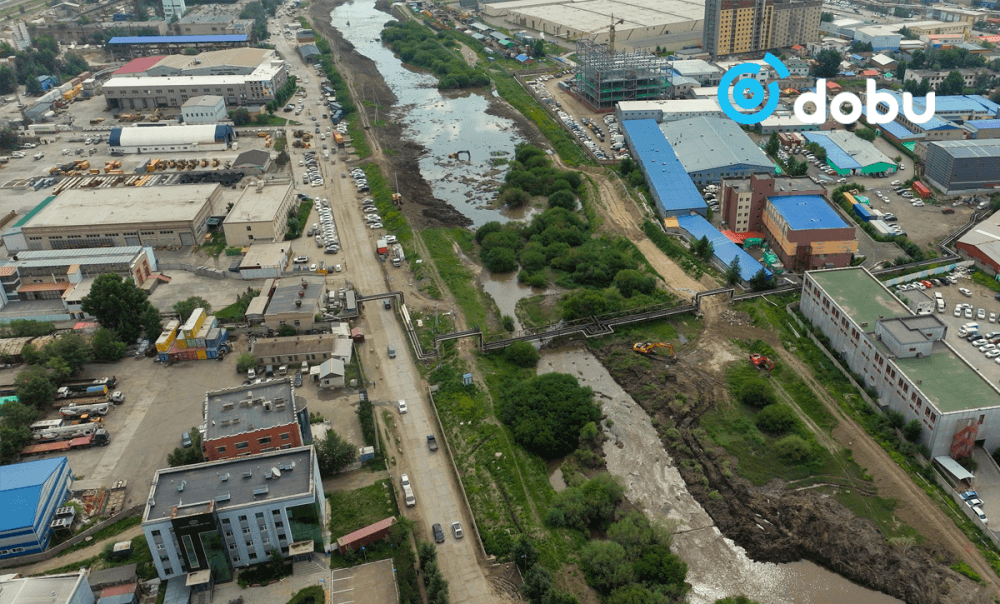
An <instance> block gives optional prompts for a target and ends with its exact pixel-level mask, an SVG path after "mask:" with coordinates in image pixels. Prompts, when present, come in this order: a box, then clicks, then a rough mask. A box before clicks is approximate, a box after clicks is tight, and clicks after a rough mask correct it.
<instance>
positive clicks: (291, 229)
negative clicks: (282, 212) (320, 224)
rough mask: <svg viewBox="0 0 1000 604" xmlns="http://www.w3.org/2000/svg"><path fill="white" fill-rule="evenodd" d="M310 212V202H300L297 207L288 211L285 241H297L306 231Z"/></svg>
mask: <svg viewBox="0 0 1000 604" xmlns="http://www.w3.org/2000/svg"><path fill="white" fill-rule="evenodd" d="M311 210H312V202H311V201H309V200H306V201H302V202H300V203H299V205H298V207H297V208H296V207H293V208H292V209H291V210H289V211H288V229H287V230H286V231H285V241H291V240H292V239H298V238H299V237H301V236H302V233H303V232H305V230H306V225H307V224H309V212H310V211H311Z"/></svg>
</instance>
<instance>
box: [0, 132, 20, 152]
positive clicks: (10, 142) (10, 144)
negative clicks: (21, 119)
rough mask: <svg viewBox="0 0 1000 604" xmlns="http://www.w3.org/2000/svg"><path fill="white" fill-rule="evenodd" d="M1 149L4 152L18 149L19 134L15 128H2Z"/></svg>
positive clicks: (0, 136) (0, 133) (0, 134)
mask: <svg viewBox="0 0 1000 604" xmlns="http://www.w3.org/2000/svg"><path fill="white" fill-rule="evenodd" d="M0 149H3V150H4V151H12V150H14V149H17V133H16V132H14V129H13V128H6V127H4V128H0Z"/></svg>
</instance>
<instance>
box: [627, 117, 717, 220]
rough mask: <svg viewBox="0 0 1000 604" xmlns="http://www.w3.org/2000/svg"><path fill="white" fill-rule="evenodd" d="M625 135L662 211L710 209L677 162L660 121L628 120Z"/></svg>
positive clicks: (678, 161) (665, 212)
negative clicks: (658, 122) (662, 130)
mask: <svg viewBox="0 0 1000 604" xmlns="http://www.w3.org/2000/svg"><path fill="white" fill-rule="evenodd" d="M622 125H623V126H624V127H625V136H626V137H628V140H629V149H630V150H631V151H632V157H633V158H635V160H636V161H637V162H638V163H639V165H641V166H642V169H643V171H644V172H645V174H646V177H647V181H648V182H649V186H650V189H651V190H652V191H653V196H654V197H655V198H656V201H657V204H658V205H659V207H660V211H661V212H663V213H664V214H667V213H668V212H680V211H684V210H701V211H704V210H705V208H706V204H705V200H704V199H702V197H701V193H699V192H698V189H697V187H695V186H694V183H693V182H692V181H691V177H690V176H688V173H687V170H685V169H684V166H683V165H682V164H681V162H680V160H679V159H677V155H676V154H675V153H674V150H673V148H671V146H670V143H668V142H667V138H666V137H665V136H663V132H661V131H660V127H659V124H657V123H656V120H626V121H624V122H622Z"/></svg>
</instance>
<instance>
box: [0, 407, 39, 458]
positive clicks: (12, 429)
mask: <svg viewBox="0 0 1000 604" xmlns="http://www.w3.org/2000/svg"><path fill="white" fill-rule="evenodd" d="M0 417H3V421H2V422H0V462H2V463H5V464H6V463H12V462H13V461H15V460H17V459H18V457H19V456H20V454H21V449H23V448H24V447H26V446H27V445H28V443H30V442H31V428H29V427H28V426H30V425H31V424H32V422H35V421H37V420H38V418H39V417H40V415H39V413H38V410H36V409H35V408H34V407H31V406H29V405H26V404H24V403H22V402H20V401H7V402H6V403H3V404H2V405H0Z"/></svg>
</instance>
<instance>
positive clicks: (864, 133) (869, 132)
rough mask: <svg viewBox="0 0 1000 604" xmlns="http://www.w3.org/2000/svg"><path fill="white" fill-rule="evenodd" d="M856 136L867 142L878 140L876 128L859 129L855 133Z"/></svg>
mask: <svg viewBox="0 0 1000 604" xmlns="http://www.w3.org/2000/svg"><path fill="white" fill-rule="evenodd" d="M854 136H857V137H859V138H863V139H865V140H866V141H869V142H871V141H873V140H875V139H876V138H878V132H876V131H875V129H874V128H858V129H857V130H855V131H854Z"/></svg>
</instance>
